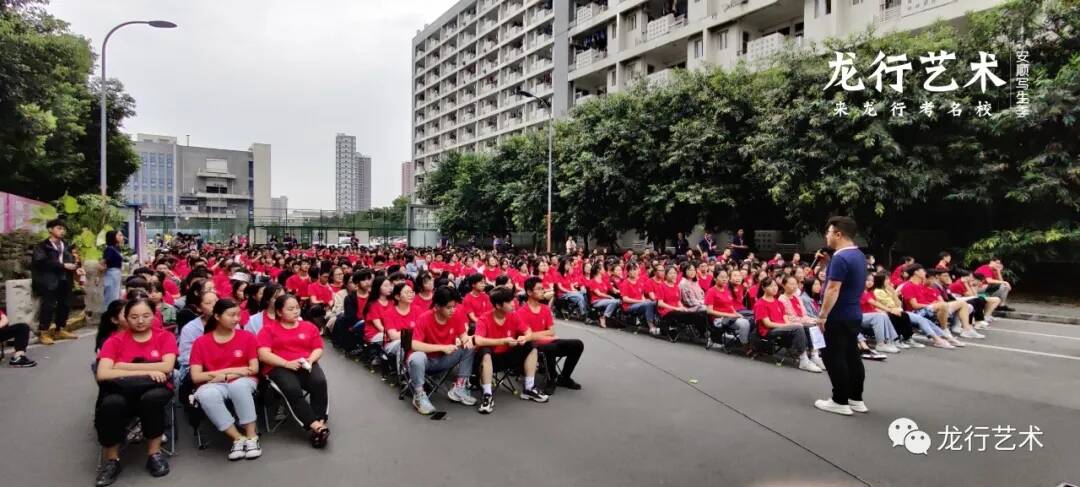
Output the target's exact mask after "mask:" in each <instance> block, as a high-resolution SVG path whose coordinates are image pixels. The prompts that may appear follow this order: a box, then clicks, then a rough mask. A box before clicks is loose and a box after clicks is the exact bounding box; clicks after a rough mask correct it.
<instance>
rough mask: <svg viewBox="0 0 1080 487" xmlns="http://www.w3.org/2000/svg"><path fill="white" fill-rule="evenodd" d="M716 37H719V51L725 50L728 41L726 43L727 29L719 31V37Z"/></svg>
mask: <svg viewBox="0 0 1080 487" xmlns="http://www.w3.org/2000/svg"><path fill="white" fill-rule="evenodd" d="M718 37H720V41H719V44H720V50H721V51H723V50H724V49H727V45H728V41H727V37H728V31H727V29H724V30H722V31H720V35H719V36H718Z"/></svg>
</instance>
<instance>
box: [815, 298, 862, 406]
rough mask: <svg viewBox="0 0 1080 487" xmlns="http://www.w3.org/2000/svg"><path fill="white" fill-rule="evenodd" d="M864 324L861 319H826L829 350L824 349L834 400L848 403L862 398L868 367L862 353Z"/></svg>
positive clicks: (823, 358) (822, 358) (827, 347)
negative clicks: (864, 366) (861, 342)
mask: <svg viewBox="0 0 1080 487" xmlns="http://www.w3.org/2000/svg"><path fill="white" fill-rule="evenodd" d="M861 325H862V323H861V320H860V321H855V320H836V319H829V320H827V321H826V322H825V350H822V351H821V360H822V361H824V362H825V368H826V370H827V371H828V373H829V380H830V381H831V382H832V400H833V402H835V403H837V404H847V403H848V399H851V400H854V401H862V393H863V381H864V380H865V379H866V370H864V369H863V363H862V358H861V357H860V354H859V345H858V343H859V342H858V335H859V328H860V327H861Z"/></svg>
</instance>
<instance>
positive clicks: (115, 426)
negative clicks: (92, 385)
mask: <svg viewBox="0 0 1080 487" xmlns="http://www.w3.org/2000/svg"><path fill="white" fill-rule="evenodd" d="M172 397H173V391H172V390H171V389H169V388H168V387H166V386H165V384H161V385H160V386H159V387H154V388H151V389H148V390H145V391H141V392H128V393H121V392H108V393H104V392H102V393H99V396H98V404H97V410H96V411H95V412H94V428H95V429H97V435H98V443H100V444H101V446H103V447H106V448H108V447H112V446H116V445H119V444H120V442H122V441H124V433H125V431H124V430H125V429H126V428H127V425H128V423H129V422H130V421H131V418H132V417H134V416H138V418H139V421H140V422H141V423H142V432H143V437H145V438H157V437H159V436H161V434H162V433H164V432H165V405H167V404H168V403H169V400H170V399H172Z"/></svg>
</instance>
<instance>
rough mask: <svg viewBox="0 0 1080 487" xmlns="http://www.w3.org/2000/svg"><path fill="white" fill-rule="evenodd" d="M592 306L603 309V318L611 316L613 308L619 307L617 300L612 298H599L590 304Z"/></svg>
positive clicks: (613, 312) (613, 311)
mask: <svg viewBox="0 0 1080 487" xmlns="http://www.w3.org/2000/svg"><path fill="white" fill-rule="evenodd" d="M592 307H593V308H596V309H601V308H603V310H604V318H611V315H613V314H615V309H616V308H618V307H619V300H618V299H614V298H607V299H601V300H599V301H597V302H595V303H593V304H592Z"/></svg>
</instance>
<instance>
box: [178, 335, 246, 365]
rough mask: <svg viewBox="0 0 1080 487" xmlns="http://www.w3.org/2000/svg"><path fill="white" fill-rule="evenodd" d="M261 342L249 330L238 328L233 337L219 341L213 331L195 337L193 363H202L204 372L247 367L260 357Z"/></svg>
mask: <svg viewBox="0 0 1080 487" xmlns="http://www.w3.org/2000/svg"><path fill="white" fill-rule="evenodd" d="M258 345H259V342H258V340H257V339H256V338H255V335H252V334H251V333H249V332H246V331H244V330H236V332H235V334H234V335H233V337H232V339H230V340H229V341H227V342H225V343H218V342H217V340H215V339H214V334H213V333H206V334H204V335H202V336H200V337H199V338H196V339H195V343H193V344H192V345H191V360H190V362H191V365H201V366H202V368H203V372H212V371H215V370H221V369H229V368H233V367H247V366H248V362H250V361H251V359H258V358H259V351H258V348H259V347H258Z"/></svg>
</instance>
